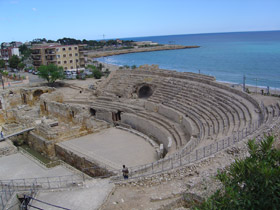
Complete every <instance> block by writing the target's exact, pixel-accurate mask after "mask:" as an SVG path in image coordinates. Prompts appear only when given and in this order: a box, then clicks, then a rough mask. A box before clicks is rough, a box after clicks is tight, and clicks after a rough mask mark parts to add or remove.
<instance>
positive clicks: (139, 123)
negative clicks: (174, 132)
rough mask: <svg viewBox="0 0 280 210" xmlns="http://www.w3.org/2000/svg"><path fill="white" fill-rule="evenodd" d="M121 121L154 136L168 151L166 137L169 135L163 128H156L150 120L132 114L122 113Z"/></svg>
mask: <svg viewBox="0 0 280 210" xmlns="http://www.w3.org/2000/svg"><path fill="white" fill-rule="evenodd" d="M121 122H122V123H125V124H128V125H130V126H131V127H132V128H133V129H135V130H138V131H140V132H142V133H145V134H146V135H147V136H150V137H151V136H152V137H154V138H156V139H157V140H158V141H159V143H162V144H163V146H164V148H165V149H166V150H167V151H169V147H168V144H169V140H168V138H171V137H170V136H169V134H168V133H167V132H165V130H164V129H161V128H158V127H157V126H156V125H155V124H154V123H152V122H151V121H149V120H147V119H144V118H141V117H138V116H136V115H133V114H128V113H123V114H122V115H121Z"/></svg>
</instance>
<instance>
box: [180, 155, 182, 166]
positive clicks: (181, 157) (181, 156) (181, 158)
mask: <svg viewBox="0 0 280 210" xmlns="http://www.w3.org/2000/svg"><path fill="white" fill-rule="evenodd" d="M180 166H182V155H180Z"/></svg>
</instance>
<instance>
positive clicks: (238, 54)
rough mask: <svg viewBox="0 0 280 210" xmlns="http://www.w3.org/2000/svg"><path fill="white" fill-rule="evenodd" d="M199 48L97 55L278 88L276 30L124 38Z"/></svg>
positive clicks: (279, 46)
mask: <svg viewBox="0 0 280 210" xmlns="http://www.w3.org/2000/svg"><path fill="white" fill-rule="evenodd" d="M125 40H134V41H153V42H157V43H159V44H177V45H198V46H200V48H193V49H180V50H166V51H155V52H142V53H131V54H123V55H116V56H109V57H105V58H99V59H98V60H99V61H101V62H106V63H110V64H114V65H119V66H123V65H129V66H132V65H136V66H139V65H143V64H149V65H151V64H157V65H159V67H160V68H161V69H169V70H175V71H178V72H195V73H201V74H206V75H211V76H214V77H216V80H217V81H222V82H229V83H233V84H242V83H243V80H244V77H245V83H246V84H247V85H252V86H258V87H265V88H266V87H267V86H269V87H270V88H275V89H280V31H262V32H232V33H209V34H186V35H169V36H151V37H136V38H125Z"/></svg>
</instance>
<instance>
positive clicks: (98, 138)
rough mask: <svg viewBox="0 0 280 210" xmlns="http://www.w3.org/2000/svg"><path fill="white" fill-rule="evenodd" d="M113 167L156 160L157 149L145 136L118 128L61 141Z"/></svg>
mask: <svg viewBox="0 0 280 210" xmlns="http://www.w3.org/2000/svg"><path fill="white" fill-rule="evenodd" d="M59 145H60V146H62V147H63V145H65V146H67V147H68V148H73V149H74V150H76V151H78V152H80V153H83V154H85V155H87V156H89V157H91V158H93V159H95V160H97V161H100V162H102V163H105V164H107V165H109V166H111V167H112V168H115V169H120V168H122V165H123V164H125V165H126V166H128V167H132V166H137V165H143V164H148V163H151V162H153V161H155V160H156V155H157V154H156V151H155V149H154V148H153V147H152V146H151V145H150V144H149V143H148V142H146V141H145V140H144V139H143V138H141V137H139V136H137V135H134V134H132V133H129V132H127V131H123V130H120V129H117V128H109V129H105V130H102V131H101V132H99V133H95V134H90V135H86V136H83V137H80V138H76V139H72V140H69V141H65V142H62V143H59Z"/></svg>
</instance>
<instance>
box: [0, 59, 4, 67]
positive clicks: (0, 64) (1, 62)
mask: <svg viewBox="0 0 280 210" xmlns="http://www.w3.org/2000/svg"><path fill="white" fill-rule="evenodd" d="M0 68H1V69H3V68H5V61H4V60H2V59H0Z"/></svg>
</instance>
